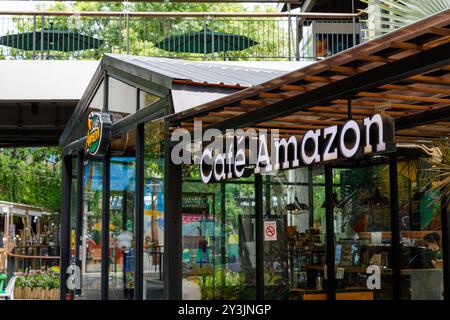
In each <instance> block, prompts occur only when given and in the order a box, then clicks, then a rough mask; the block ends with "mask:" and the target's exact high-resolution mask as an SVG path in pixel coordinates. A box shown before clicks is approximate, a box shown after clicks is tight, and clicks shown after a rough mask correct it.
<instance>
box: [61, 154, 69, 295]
mask: <svg viewBox="0 0 450 320" xmlns="http://www.w3.org/2000/svg"><path fill="white" fill-rule="evenodd" d="M71 184H72V156H71V155H69V156H65V157H64V158H63V161H62V189H61V247H60V259H61V261H60V265H61V271H60V283H61V286H60V290H59V298H60V299H61V300H65V298H66V293H67V285H66V283H67V278H68V277H67V275H68V274H67V273H66V271H67V269H68V267H69V266H70V235H71V230H70V204H71V199H70V198H71Z"/></svg>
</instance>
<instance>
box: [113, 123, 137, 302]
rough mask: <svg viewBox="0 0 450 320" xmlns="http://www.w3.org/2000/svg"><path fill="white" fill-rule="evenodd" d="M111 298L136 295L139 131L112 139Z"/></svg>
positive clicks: (118, 298) (117, 298)
mask: <svg viewBox="0 0 450 320" xmlns="http://www.w3.org/2000/svg"><path fill="white" fill-rule="evenodd" d="M110 167H111V169H110V172H111V180H110V213H109V220H110V224H109V232H110V240H109V243H110V250H109V253H110V257H109V277H108V278H109V286H108V289H109V294H108V297H109V299H113V300H120V299H129V300H131V299H133V297H134V296H133V293H134V265H135V257H136V250H135V241H134V240H135V239H134V221H135V203H134V202H135V186H136V179H135V176H136V131H135V130H133V131H130V132H128V133H125V134H122V135H120V136H118V137H114V138H113V139H112V140H111V163H110Z"/></svg>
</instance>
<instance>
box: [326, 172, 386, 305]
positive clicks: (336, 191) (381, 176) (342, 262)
mask: <svg viewBox="0 0 450 320" xmlns="http://www.w3.org/2000/svg"><path fill="white" fill-rule="evenodd" d="M333 180H334V181H333V184H334V188H333V199H332V205H333V213H334V229H335V242H336V249H335V250H336V251H335V263H336V298H337V299H345V300H355V299H357V300H389V299H392V297H393V296H392V293H393V291H392V290H393V288H392V284H393V279H392V255H391V247H392V246H391V243H392V237H391V210H390V208H391V207H390V188H389V165H371V166H365V167H351V168H343V169H337V168H335V169H333Z"/></svg>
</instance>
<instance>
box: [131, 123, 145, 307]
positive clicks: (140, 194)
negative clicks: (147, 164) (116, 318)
mask: <svg viewBox="0 0 450 320" xmlns="http://www.w3.org/2000/svg"><path fill="white" fill-rule="evenodd" d="M144 126H145V125H144V124H143V123H141V124H139V125H138V126H137V129H136V187H135V190H136V215H135V217H134V219H135V223H134V235H135V252H136V253H135V257H136V258H135V264H134V299H135V300H142V298H143V281H144V259H143V258H144V257H143V254H144V179H145V176H144V156H145V155H144V138H145V131H144V130H145V129H144Z"/></svg>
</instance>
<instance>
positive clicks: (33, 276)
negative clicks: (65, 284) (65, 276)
mask: <svg viewBox="0 0 450 320" xmlns="http://www.w3.org/2000/svg"><path fill="white" fill-rule="evenodd" d="M15 275H16V276H17V278H16V282H15V287H20V288H44V289H57V288H59V284H60V282H59V271H57V270H55V269H53V268H48V267H42V268H41V269H37V270H31V269H27V270H25V272H18V273H16V274H15Z"/></svg>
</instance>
